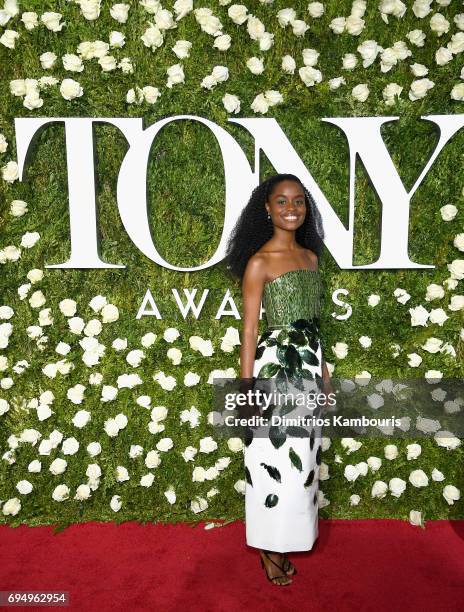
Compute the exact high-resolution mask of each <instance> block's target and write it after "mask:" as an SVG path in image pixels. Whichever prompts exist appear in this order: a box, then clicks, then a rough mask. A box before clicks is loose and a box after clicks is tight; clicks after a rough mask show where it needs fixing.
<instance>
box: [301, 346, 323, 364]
mask: <svg viewBox="0 0 464 612" xmlns="http://www.w3.org/2000/svg"><path fill="white" fill-rule="evenodd" d="M298 353H299V354H300V357H301V359H302V360H303V361H304V362H305V363H307V364H308V365H315V366H317V365H319V359H318V358H317V356H316V355H315V353H313V352H312V351H308V349H307V348H299V349H298Z"/></svg>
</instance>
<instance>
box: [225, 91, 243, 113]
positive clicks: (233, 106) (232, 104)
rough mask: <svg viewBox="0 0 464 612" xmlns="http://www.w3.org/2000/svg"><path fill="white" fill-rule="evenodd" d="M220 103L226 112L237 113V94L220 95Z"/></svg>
mask: <svg viewBox="0 0 464 612" xmlns="http://www.w3.org/2000/svg"><path fill="white" fill-rule="evenodd" d="M222 103H223V105H224V108H225V109H226V111H227V112H228V113H239V112H240V100H239V98H238V97H237V96H235V95H233V94H228V93H226V94H225V95H224V96H223V97H222Z"/></svg>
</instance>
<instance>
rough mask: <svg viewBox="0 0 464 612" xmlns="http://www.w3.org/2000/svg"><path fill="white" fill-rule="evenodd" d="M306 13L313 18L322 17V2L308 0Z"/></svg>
mask: <svg viewBox="0 0 464 612" xmlns="http://www.w3.org/2000/svg"><path fill="white" fill-rule="evenodd" d="M308 13H309V14H310V16H311V17H312V18H313V19H317V18H318V17H322V15H323V14H324V5H323V4H322V2H310V3H309V4H308Z"/></svg>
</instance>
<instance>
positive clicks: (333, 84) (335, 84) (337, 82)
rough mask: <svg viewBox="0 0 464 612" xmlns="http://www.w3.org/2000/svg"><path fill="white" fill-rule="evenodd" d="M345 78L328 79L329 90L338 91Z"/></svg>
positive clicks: (344, 82)
mask: <svg viewBox="0 0 464 612" xmlns="http://www.w3.org/2000/svg"><path fill="white" fill-rule="evenodd" d="M345 84H346V81H345V77H334V78H333V79H329V89H331V90H332V91H333V90H335V89H338V88H339V87H340V86H341V85H345Z"/></svg>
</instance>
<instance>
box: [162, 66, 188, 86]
mask: <svg viewBox="0 0 464 612" xmlns="http://www.w3.org/2000/svg"><path fill="white" fill-rule="evenodd" d="M166 74H167V75H168V80H167V83H166V86H167V87H169V88H171V87H172V86H173V85H176V84H179V83H183V82H184V81H185V75H184V69H183V67H182V64H174V65H173V66H170V67H169V68H168V69H167V70H166Z"/></svg>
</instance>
